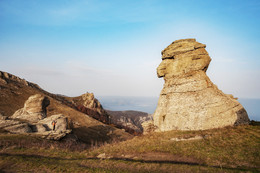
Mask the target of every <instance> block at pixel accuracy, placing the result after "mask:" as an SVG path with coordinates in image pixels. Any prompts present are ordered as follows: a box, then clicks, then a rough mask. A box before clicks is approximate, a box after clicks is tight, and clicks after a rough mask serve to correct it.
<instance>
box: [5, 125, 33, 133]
mask: <svg viewBox="0 0 260 173" xmlns="http://www.w3.org/2000/svg"><path fill="white" fill-rule="evenodd" d="M4 129H5V130H7V131H9V132H12V133H19V134H22V133H31V132H32V129H31V128H30V127H29V124H28V123H19V124H16V125H12V126H8V127H5V128H4Z"/></svg>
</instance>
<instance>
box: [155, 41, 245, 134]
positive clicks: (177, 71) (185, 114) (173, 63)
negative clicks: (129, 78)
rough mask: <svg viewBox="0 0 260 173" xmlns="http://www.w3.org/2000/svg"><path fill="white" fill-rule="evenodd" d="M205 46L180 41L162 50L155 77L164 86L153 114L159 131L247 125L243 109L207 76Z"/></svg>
mask: <svg viewBox="0 0 260 173" xmlns="http://www.w3.org/2000/svg"><path fill="white" fill-rule="evenodd" d="M205 47H206V45H204V44H201V43H198V42H196V40H195V39H182V40H177V41H174V42H173V43H172V44H171V45H169V46H168V47H167V48H166V49H164V50H163V51H162V62H161V64H160V65H159V67H158V68H157V74H158V77H159V78H160V77H163V78H164V80H165V84H164V87H163V89H162V91H161V94H160V98H159V101H158V106H157V108H156V111H155V113H154V125H155V126H157V128H158V129H157V130H158V131H169V130H204V129H212V128H220V127H224V126H229V125H238V124H247V123H248V122H249V118H248V115H247V113H246V111H245V109H244V108H243V106H242V105H241V104H240V103H239V102H238V101H237V100H236V99H234V98H233V97H232V96H230V95H226V94H224V93H223V92H222V91H220V90H219V89H218V88H217V86H216V85H214V84H213V83H212V82H211V81H210V79H209V78H208V76H207V75H206V70H207V68H208V66H209V63H210V61H211V59H210V57H209V55H208V53H207V51H206V50H205Z"/></svg>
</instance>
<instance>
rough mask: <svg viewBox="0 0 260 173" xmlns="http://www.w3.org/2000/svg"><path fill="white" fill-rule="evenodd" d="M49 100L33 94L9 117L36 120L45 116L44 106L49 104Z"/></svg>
mask: <svg viewBox="0 0 260 173" xmlns="http://www.w3.org/2000/svg"><path fill="white" fill-rule="evenodd" d="M49 104H50V100H49V99H48V98H47V97H46V96H42V95H40V94H36V95H33V96H31V97H29V99H28V100H27V101H26V102H25V104H24V107H23V108H21V109H19V110H17V111H16V112H15V113H14V114H13V115H12V117H11V118H18V119H23V120H28V121H30V122H38V121H39V120H41V119H43V118H46V116H47V115H46V107H47V106H49Z"/></svg>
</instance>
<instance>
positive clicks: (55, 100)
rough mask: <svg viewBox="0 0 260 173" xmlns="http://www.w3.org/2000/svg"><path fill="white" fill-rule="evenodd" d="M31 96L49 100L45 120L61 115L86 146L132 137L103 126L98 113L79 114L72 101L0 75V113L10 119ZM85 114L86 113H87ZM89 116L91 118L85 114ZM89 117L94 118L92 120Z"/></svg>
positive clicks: (8, 76) (92, 110) (36, 86)
mask: <svg viewBox="0 0 260 173" xmlns="http://www.w3.org/2000/svg"><path fill="white" fill-rule="evenodd" d="M34 94H42V95H45V96H47V97H48V98H49V99H50V103H51V104H50V106H48V107H47V116H50V115H54V114H63V115H65V116H66V117H67V118H68V120H69V124H70V127H71V128H72V130H73V134H75V135H76V136H77V138H78V139H79V140H81V141H83V142H85V143H88V144H91V143H104V142H110V141H115V140H126V139H129V138H131V135H130V134H128V133H126V132H124V131H122V130H121V129H117V128H115V127H113V126H109V125H106V124H104V123H102V122H100V121H98V120H96V119H98V118H99V117H98V116H101V114H100V113H99V112H98V110H97V109H89V111H86V112H85V113H82V112H80V111H81V110H79V109H78V108H77V107H76V105H75V103H74V102H73V98H69V97H64V96H61V95H56V94H52V93H49V92H47V91H45V90H43V89H42V88H40V87H39V86H38V85H37V84H34V83H31V82H28V81H26V80H25V79H21V78H19V77H17V76H14V75H12V74H9V73H7V72H2V71H0V113H1V114H3V115H5V116H11V115H12V114H13V113H14V112H15V111H16V110H18V109H20V108H22V107H23V106H24V102H25V101H26V100H27V99H28V98H29V97H30V96H31V95H34ZM86 110H87V109H86ZM86 113H90V114H86ZM91 115H92V116H93V115H97V117H94V118H96V119H94V118H92V117H91Z"/></svg>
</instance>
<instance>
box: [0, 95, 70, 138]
mask: <svg viewBox="0 0 260 173" xmlns="http://www.w3.org/2000/svg"><path fill="white" fill-rule="evenodd" d="M49 104H50V100H49V99H48V98H47V97H45V96H42V95H40V94H36V95H33V96H31V97H29V99H28V100H27V101H26V102H25V104H24V107H23V108H22V109H19V110H17V111H16V112H15V113H14V114H13V115H12V116H11V117H10V118H8V117H5V116H3V115H1V114H0V128H2V129H4V130H7V131H9V132H11V133H18V134H31V135H38V136H41V137H42V138H46V139H53V140H59V139H61V138H62V137H64V136H65V135H66V134H68V133H70V132H71V130H70V129H68V120H67V118H66V117H65V116H64V115H62V114H58V115H52V116H50V117H47V118H46V116H47V113H46V107H47V106H48V105H49ZM53 121H55V122H56V124H55V128H53V124H52V122H53Z"/></svg>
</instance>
